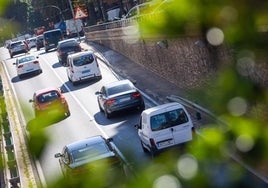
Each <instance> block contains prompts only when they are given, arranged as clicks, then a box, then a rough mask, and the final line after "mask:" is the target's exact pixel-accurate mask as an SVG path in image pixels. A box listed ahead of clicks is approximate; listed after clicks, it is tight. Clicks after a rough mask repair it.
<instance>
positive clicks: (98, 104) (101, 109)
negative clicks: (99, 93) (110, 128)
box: [98, 101, 104, 112]
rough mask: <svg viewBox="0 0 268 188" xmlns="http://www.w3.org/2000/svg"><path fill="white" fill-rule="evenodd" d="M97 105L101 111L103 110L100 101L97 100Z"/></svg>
mask: <svg viewBox="0 0 268 188" xmlns="http://www.w3.org/2000/svg"><path fill="white" fill-rule="evenodd" d="M98 106H99V109H100V111H101V112H104V110H103V109H102V108H101V105H100V102H99V101H98Z"/></svg>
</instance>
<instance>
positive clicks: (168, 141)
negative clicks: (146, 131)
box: [150, 113, 175, 149]
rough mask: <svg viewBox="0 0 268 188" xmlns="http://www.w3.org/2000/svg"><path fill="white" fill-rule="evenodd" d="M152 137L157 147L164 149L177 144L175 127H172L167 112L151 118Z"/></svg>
mask: <svg viewBox="0 0 268 188" xmlns="http://www.w3.org/2000/svg"><path fill="white" fill-rule="evenodd" d="M150 126H151V131H152V137H153V138H154V141H155V144H156V147H157V148H158V149H163V148H166V147H170V146H173V145H174V144H175V140H174V136H173V131H174V129H173V127H170V125H169V122H168V119H167V117H166V113H161V114H157V115H154V116H152V117H151V118H150Z"/></svg>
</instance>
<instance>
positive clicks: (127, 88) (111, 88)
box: [96, 79, 145, 118]
mask: <svg viewBox="0 0 268 188" xmlns="http://www.w3.org/2000/svg"><path fill="white" fill-rule="evenodd" d="M96 94H98V97H97V100H98V105H99V108H100V111H101V112H104V114H105V116H106V117H107V118H110V117H111V116H112V114H113V113H114V112H118V111H123V110H126V109H130V108H136V109H139V110H141V111H142V110H144V108H145V104H144V101H143V97H142V95H141V93H140V92H139V91H138V89H137V88H136V87H135V86H134V85H133V83H132V82H131V81H129V80H127V79H125V80H120V81H116V82H112V83H109V84H106V85H104V86H103V87H102V88H101V90H100V91H99V92H96Z"/></svg>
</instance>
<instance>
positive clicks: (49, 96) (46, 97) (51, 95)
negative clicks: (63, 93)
mask: <svg viewBox="0 0 268 188" xmlns="http://www.w3.org/2000/svg"><path fill="white" fill-rule="evenodd" d="M59 97H60V94H59V93H58V92H57V91H50V92H47V93H42V94H40V95H39V96H38V97H37V101H38V102H39V103H46V102H50V101H53V100H55V99H58V98H59Z"/></svg>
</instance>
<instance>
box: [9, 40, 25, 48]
mask: <svg viewBox="0 0 268 188" xmlns="http://www.w3.org/2000/svg"><path fill="white" fill-rule="evenodd" d="M22 44H23V42H22V41H20V42H15V43H12V44H11V45H10V46H11V47H14V46H19V45H22Z"/></svg>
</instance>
